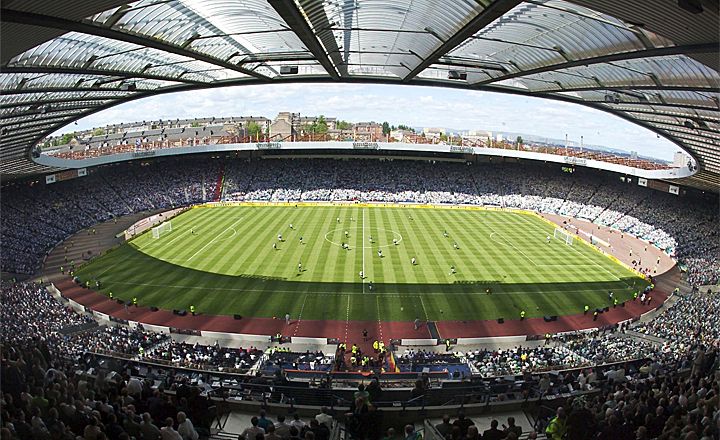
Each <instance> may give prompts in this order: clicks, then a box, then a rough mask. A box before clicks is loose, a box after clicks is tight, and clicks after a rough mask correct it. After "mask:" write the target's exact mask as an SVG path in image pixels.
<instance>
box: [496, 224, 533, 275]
mask: <svg viewBox="0 0 720 440" xmlns="http://www.w3.org/2000/svg"><path fill="white" fill-rule="evenodd" d="M490 229H491V230H492V231H493V232H491V233H490V240H492V241H494V242H495V243H500V244H505V245H508V244H509V245H510V246H512V248H513V249H515V250H516V251H518V252H520V253H521V254H522V255H523V257H525V258H527V259H528V261H529V262H531V263H532V264H533V266H535V267H538V264H537V263H536V262H535V260H533V259H532V258H530V257H529V256H528V255H527V254H526V253H525V252H523V251H521V250H520V249H518V248H517V247H515V245H514V244H512V243H510V242H509V241H507V240H506V239H505V237H503V236H502V235H501V234H499V233H498V232H495V229H493V228H490ZM493 235H497V236H499V237H502V239H503V240H502V241H501V242H500V241H497V240H495V239H494V238H493Z"/></svg>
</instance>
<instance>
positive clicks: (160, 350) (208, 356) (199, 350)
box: [146, 339, 263, 373]
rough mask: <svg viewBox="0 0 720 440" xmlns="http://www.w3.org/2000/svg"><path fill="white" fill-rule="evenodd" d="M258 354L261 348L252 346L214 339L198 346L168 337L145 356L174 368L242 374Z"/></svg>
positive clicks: (254, 361)
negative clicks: (232, 344)
mask: <svg viewBox="0 0 720 440" xmlns="http://www.w3.org/2000/svg"><path fill="white" fill-rule="evenodd" d="M262 355H263V351H262V350H259V349H257V348H255V347H250V348H230V347H223V346H221V345H220V344H219V343H217V342H216V343H215V344H214V345H202V344H200V343H195V344H188V343H185V342H178V341H174V340H171V339H169V340H168V341H167V342H166V343H164V344H161V345H158V346H155V347H154V348H153V349H152V350H151V351H149V352H147V353H146V358H147V359H152V360H153V361H165V362H168V363H170V364H171V365H173V366H176V367H187V368H196V369H203V370H205V369H213V370H215V369H217V370H218V371H226V372H243V373H244V372H247V371H248V370H249V369H250V368H251V367H252V366H253V365H255V364H256V363H257V362H258V360H259V359H260V358H261V357H262Z"/></svg>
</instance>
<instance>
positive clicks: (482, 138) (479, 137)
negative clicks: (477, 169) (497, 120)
mask: <svg viewBox="0 0 720 440" xmlns="http://www.w3.org/2000/svg"><path fill="white" fill-rule="evenodd" d="M462 137H463V139H465V140H468V141H470V142H474V143H478V142H480V143H483V144H484V143H486V142H488V141H489V140H490V139H492V132H491V131H485V130H470V131H468V132H467V133H466V134H464V135H463V136H462Z"/></svg>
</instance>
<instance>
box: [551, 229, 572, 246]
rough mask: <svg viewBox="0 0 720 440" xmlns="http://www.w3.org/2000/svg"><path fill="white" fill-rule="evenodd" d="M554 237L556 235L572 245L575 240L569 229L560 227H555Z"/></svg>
mask: <svg viewBox="0 0 720 440" xmlns="http://www.w3.org/2000/svg"><path fill="white" fill-rule="evenodd" d="M553 237H555V238H556V239H558V240H561V241H563V242H565V244H566V245H568V246H572V244H573V240H574V238H573V236H572V234H570V233H568V232H567V231H565V230H563V229H560V228H555V232H554V233H553Z"/></svg>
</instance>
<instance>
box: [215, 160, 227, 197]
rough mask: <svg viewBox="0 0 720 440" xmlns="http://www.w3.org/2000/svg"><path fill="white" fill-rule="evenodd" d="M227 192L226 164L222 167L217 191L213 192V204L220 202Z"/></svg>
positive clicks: (216, 186) (216, 184)
mask: <svg viewBox="0 0 720 440" xmlns="http://www.w3.org/2000/svg"><path fill="white" fill-rule="evenodd" d="M224 191H225V164H224V163H223V164H221V165H220V173H219V174H218V178H217V182H216V183H215V191H214V192H213V202H219V201H220V199H221V198H222V196H223V192H224Z"/></svg>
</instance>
